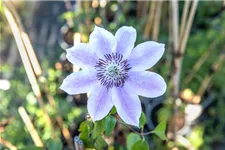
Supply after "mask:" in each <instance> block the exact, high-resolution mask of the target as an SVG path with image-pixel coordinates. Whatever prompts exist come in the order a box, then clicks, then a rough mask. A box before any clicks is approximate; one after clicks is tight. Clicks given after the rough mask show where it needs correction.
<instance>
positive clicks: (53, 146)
mask: <svg viewBox="0 0 225 150" xmlns="http://www.w3.org/2000/svg"><path fill="white" fill-rule="evenodd" d="M47 147H48V149H49V150H62V148H63V146H62V142H61V140H60V139H52V138H50V139H48V141H47Z"/></svg>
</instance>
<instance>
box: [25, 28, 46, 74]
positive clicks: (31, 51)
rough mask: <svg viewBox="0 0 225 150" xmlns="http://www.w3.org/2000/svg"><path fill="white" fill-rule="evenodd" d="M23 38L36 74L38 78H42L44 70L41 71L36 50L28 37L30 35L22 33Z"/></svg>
mask: <svg viewBox="0 0 225 150" xmlns="http://www.w3.org/2000/svg"><path fill="white" fill-rule="evenodd" d="M21 38H22V40H23V42H24V46H25V48H26V51H27V54H28V56H29V58H30V62H31V64H32V67H33V69H34V72H35V74H36V75H37V76H40V75H41V74H42V70H41V67H40V64H39V62H38V59H37V56H36V54H35V52H34V48H33V46H32V44H31V41H30V38H29V37H28V35H27V34H26V33H25V32H22V33H21Z"/></svg>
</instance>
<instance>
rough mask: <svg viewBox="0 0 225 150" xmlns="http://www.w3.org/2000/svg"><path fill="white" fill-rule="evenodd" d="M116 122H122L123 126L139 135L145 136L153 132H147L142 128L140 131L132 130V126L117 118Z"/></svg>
mask: <svg viewBox="0 0 225 150" xmlns="http://www.w3.org/2000/svg"><path fill="white" fill-rule="evenodd" d="M116 120H117V122H118V123H119V124H122V125H123V126H125V127H126V128H128V129H130V130H131V131H133V132H134V133H136V134H138V135H140V136H145V135H149V134H152V133H153V132H152V131H149V132H143V130H141V132H138V131H136V130H134V129H133V128H132V127H130V126H129V125H127V124H125V123H124V122H123V121H121V120H119V119H116Z"/></svg>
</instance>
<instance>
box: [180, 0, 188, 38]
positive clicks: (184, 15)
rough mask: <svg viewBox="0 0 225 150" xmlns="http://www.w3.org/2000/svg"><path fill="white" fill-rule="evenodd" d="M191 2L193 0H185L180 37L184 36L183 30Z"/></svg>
mask: <svg viewBox="0 0 225 150" xmlns="http://www.w3.org/2000/svg"><path fill="white" fill-rule="evenodd" d="M190 4H191V1H189V0H185V4H184V9H183V13H182V19H181V27H180V36H179V37H180V39H181V38H182V37H183V32H184V29H185V26H186V23H187V15H188V10H189V6H190Z"/></svg>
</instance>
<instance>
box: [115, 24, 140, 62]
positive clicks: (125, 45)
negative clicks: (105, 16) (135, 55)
mask: <svg viewBox="0 0 225 150" xmlns="http://www.w3.org/2000/svg"><path fill="white" fill-rule="evenodd" d="M136 36H137V33H136V30H135V29H134V28H133V27H127V26H123V27H121V28H119V30H118V31H117V32H116V35H115V37H116V40H117V47H116V52H117V53H119V54H122V55H123V57H124V58H126V57H127V56H128V55H130V53H131V50H132V49H133V48H134V43H135V40H136Z"/></svg>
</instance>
